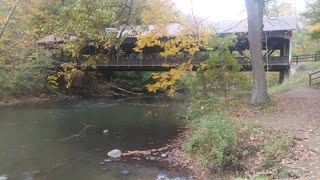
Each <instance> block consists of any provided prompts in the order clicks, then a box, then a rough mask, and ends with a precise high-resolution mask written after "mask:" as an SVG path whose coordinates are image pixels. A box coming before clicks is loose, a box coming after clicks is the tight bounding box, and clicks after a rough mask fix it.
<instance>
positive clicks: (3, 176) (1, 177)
mask: <svg viewBox="0 0 320 180" xmlns="http://www.w3.org/2000/svg"><path fill="white" fill-rule="evenodd" d="M7 179H8V177H7V176H5V175H1V176H0V180H7Z"/></svg>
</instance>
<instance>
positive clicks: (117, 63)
mask: <svg viewBox="0 0 320 180" xmlns="http://www.w3.org/2000/svg"><path fill="white" fill-rule="evenodd" d="M215 27H216V30H217V32H218V34H219V36H222V37H223V36H227V35H230V34H235V35H236V36H237V39H238V42H237V44H236V46H235V47H231V48H230V50H231V51H232V52H233V53H234V55H235V57H236V58H237V59H238V60H239V62H240V64H241V65H242V66H243V70H251V64H250V57H249V56H248V54H247V50H249V43H248V38H247V34H248V33H247V31H248V27H247V20H246V19H245V20H242V21H223V22H219V23H216V24H215ZM296 27H297V23H296V18H295V17H275V18H264V33H263V36H264V38H263V39H264V40H263V49H264V61H265V69H266V70H269V71H278V72H280V77H282V78H283V77H284V76H285V75H286V74H288V72H289V68H290V61H291V38H292V33H293V30H295V29H296ZM152 28H153V26H149V30H150V29H152ZM178 30H179V25H178V24H172V25H170V26H169V27H168V32H169V34H172V35H173V36H174V34H175V32H177V31H178ZM75 38H76V37H71V39H70V40H72V39H75ZM136 40H137V36H136V35H132V36H130V37H128V38H127V39H125V41H124V42H123V44H122V45H121V51H120V53H119V52H118V53H116V54H115V55H113V56H110V57H109V61H108V62H107V63H101V64H98V65H97V68H99V69H101V70H110V71H124V70H125V71H128V70H129V71H137V70H142V71H159V70H166V68H164V67H163V64H164V63H166V64H176V63H183V62H186V61H189V58H187V57H181V58H175V59H170V58H162V57H160V56H159V54H158V53H159V52H158V51H159V48H149V49H147V50H146V51H145V52H144V53H143V54H137V53H135V52H134V51H133V48H134V47H135V43H136ZM37 43H38V44H40V45H43V46H45V47H47V48H53V47H57V46H56V45H57V44H61V43H63V41H61V40H60V39H58V38H55V37H54V36H52V35H51V36H48V37H46V38H43V39H41V40H39V41H38V42H37ZM94 51H95V49H92V48H90V47H86V48H84V50H83V53H84V54H86V53H93V52H94ZM62 59H63V61H65V60H67V58H66V57H63V52H62ZM204 60H206V57H203V58H200V59H198V60H197V61H204ZM192 63H193V64H194V65H196V64H198V63H199V62H192Z"/></svg>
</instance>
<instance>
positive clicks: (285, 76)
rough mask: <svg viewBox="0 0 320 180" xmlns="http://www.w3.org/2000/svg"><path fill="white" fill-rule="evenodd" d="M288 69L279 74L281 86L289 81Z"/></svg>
mask: <svg viewBox="0 0 320 180" xmlns="http://www.w3.org/2000/svg"><path fill="white" fill-rule="evenodd" d="M289 77H290V69H285V70H281V71H280V72H279V84H282V83H283V81H284V80H286V79H289Z"/></svg>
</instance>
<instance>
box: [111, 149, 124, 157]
mask: <svg viewBox="0 0 320 180" xmlns="http://www.w3.org/2000/svg"><path fill="white" fill-rule="evenodd" d="M121 155H122V152H121V151H120V150H119V149H114V150H112V151H110V152H108V156H109V157H111V158H119V157H121Z"/></svg>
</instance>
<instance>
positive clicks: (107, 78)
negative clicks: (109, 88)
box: [101, 71, 113, 83]
mask: <svg viewBox="0 0 320 180" xmlns="http://www.w3.org/2000/svg"><path fill="white" fill-rule="evenodd" d="M101 74H102V77H103V79H104V80H105V81H107V82H108V83H111V82H112V74H113V71H102V72H101Z"/></svg>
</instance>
